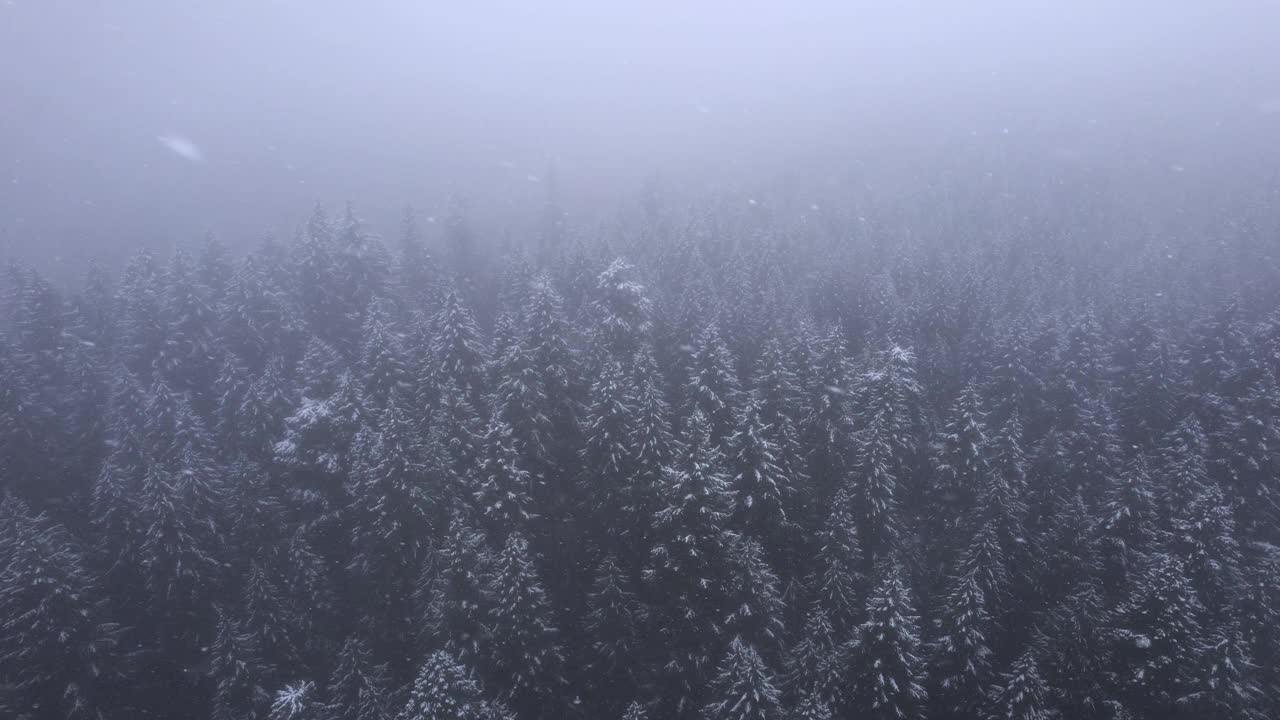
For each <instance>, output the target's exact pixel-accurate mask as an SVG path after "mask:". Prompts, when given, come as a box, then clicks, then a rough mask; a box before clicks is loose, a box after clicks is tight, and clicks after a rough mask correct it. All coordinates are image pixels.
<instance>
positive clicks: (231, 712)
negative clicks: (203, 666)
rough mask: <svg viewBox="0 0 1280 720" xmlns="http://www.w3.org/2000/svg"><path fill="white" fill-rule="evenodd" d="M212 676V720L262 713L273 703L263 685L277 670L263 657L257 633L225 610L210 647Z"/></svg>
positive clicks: (257, 715) (210, 670) (222, 612)
mask: <svg viewBox="0 0 1280 720" xmlns="http://www.w3.org/2000/svg"><path fill="white" fill-rule="evenodd" d="M210 654H211V655H212V659H211V660H210V665H209V676H210V678H212V680H213V682H214V683H215V687H214V691H213V698H212V707H213V711H212V714H211V718H212V720H241V718H246V717H261V716H263V715H265V714H266V711H267V709H268V707H269V706H270V704H271V696H270V695H269V694H268V693H267V691H266V689H265V688H264V687H263V685H264V682H265V681H267V680H268V679H270V678H271V677H273V675H274V670H273V669H272V668H271V667H269V666H268V665H267V664H266V662H265V661H264V660H263V658H262V653H261V648H260V647H259V643H258V635H257V634H256V633H254V632H252V631H249V630H247V629H246V628H245V626H244V623H243V622H241V621H240V620H238V619H237V618H235V617H234V616H232V615H230V614H229V613H227V612H226V611H220V612H219V614H218V634H217V636H216V638H215V639H214V641H213V646H212V648H211V650H210Z"/></svg>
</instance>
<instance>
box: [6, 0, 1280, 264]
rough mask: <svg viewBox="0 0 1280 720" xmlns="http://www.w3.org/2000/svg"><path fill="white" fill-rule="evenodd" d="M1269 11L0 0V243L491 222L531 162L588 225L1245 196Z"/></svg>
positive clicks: (1276, 23)
mask: <svg viewBox="0 0 1280 720" xmlns="http://www.w3.org/2000/svg"><path fill="white" fill-rule="evenodd" d="M1278 27H1280V5H1277V4H1276V3H1274V2H1234V1H1231V2H1223V3H1210V2H1151V1H1147V2H1131V3H1109V2H1108V3H1104V2H1072V3H1041V2H990V1H986V2H970V3H928V2H904V3H861V2H859V3H852V2H830V1H827V2H808V3H782V2H757V1H754V0H753V1H749V2H735V3H727V2H708V3H701V2H699V3H691V2H646V3H599V2H584V1H574V2H552V3H517V2H476V3H424V2H403V1H398V2H396V1H388V0H372V1H371V2H359V3H357V2H302V1H300V0H259V1H250V0H226V1H224V2H216V3H215V2H208V3H204V2H170V1H167V0H166V1H161V0H135V1H133V2H107V1H105V0H74V1H71V0H5V1H4V2H3V3H0V97H2V98H3V101H0V179H2V180H3V182H0V243H2V245H0V253H2V254H3V255H5V256H9V255H17V256H19V257H22V258H26V259H29V260H33V261H35V262H37V263H38V264H40V265H41V266H42V267H45V268H46V269H49V270H52V271H54V272H55V274H57V273H60V272H64V271H65V272H71V273H73V274H78V273H79V272H80V267H79V266H80V263H79V259H80V256H83V255H84V254H86V253H87V254H96V255H100V256H104V257H107V258H110V256H111V255H112V253H113V252H114V251H116V250H119V249H121V248H126V247H129V248H131V247H134V246H136V245H138V244H147V245H152V246H155V247H160V248H165V247H170V246H172V244H173V243H175V242H185V241H188V240H191V239H193V238H198V237H199V236H200V235H201V234H203V233H204V232H205V231H207V230H211V231H213V232H215V233H217V234H218V235H219V237H222V238H223V239H224V240H225V241H226V242H228V243H230V244H232V245H237V246H243V245H245V244H246V243H248V242H251V241H254V240H256V239H257V238H259V237H261V236H262V235H263V234H264V233H267V232H273V233H276V234H279V235H286V236H287V234H288V233H290V232H291V231H292V228H293V227H294V225H295V224H296V223H297V222H298V221H299V220H300V219H301V218H303V217H305V215H306V213H307V212H308V211H309V208H310V206H311V205H312V204H314V203H315V202H316V201H323V202H325V203H326V204H337V203H341V202H342V201H345V200H350V201H351V202H353V203H354V204H355V206H356V207H357V209H358V210H359V211H360V212H361V213H362V215H364V216H366V217H367V218H368V219H370V220H371V221H373V224H374V226H375V227H376V228H378V229H380V230H381V231H383V232H384V233H389V232H392V231H394V227H395V222H396V218H397V217H398V215H399V213H400V211H401V209H402V208H403V207H405V206H406V205H413V206H415V207H416V208H418V209H419V211H420V214H422V215H424V216H427V217H431V216H433V214H434V213H435V212H437V211H438V209H439V208H441V207H442V206H443V205H444V204H445V202H446V201H447V199H448V198H449V197H450V196H451V195H452V194H457V195H459V196H462V197H466V198H468V199H469V200H470V202H471V204H472V208H473V214H474V215H475V216H476V223H477V225H478V226H479V227H480V228H481V230H482V234H484V235H486V236H488V237H494V236H497V235H509V236H514V237H516V238H519V237H520V236H522V234H523V233H524V232H525V230H526V228H527V227H528V225H529V222H530V219H531V218H534V217H535V216H536V208H537V207H539V205H540V204H541V203H542V201H543V199H544V198H545V197H546V193H547V191H548V190H547V188H548V184H549V183H548V180H549V179H550V176H553V177H554V179H555V181H556V182H555V185H556V189H557V191H558V192H559V194H560V199H561V202H562V203H563V204H564V205H565V207H566V208H567V209H568V211H569V213H570V218H571V222H572V223H574V224H575V226H577V227H578V228H580V229H582V230H584V231H588V232H589V230H590V228H591V227H592V226H593V224H594V223H595V222H597V221H598V220H599V219H600V218H601V217H602V216H605V215H607V214H608V213H609V212H611V211H612V210H613V209H614V208H616V207H617V206H618V205H620V204H623V203H626V202H629V201H630V200H632V199H633V198H634V197H635V195H636V193H637V192H638V190H639V188H640V187H642V185H643V184H644V183H645V182H647V181H649V180H650V179H651V178H655V177H659V178H661V179H662V182H664V183H666V184H667V185H668V186H674V187H680V188H683V189H684V191H686V192H687V194H688V196H689V197H698V196H702V195H714V194H717V193H744V194H748V195H749V194H751V193H753V192H755V191H757V190H758V189H760V188H762V187H777V186H778V184H779V183H781V184H789V185H793V186H795V185H799V186H801V187H802V188H803V189H801V190H798V192H800V193H801V194H803V193H806V192H810V189H811V188H817V187H825V188H827V189H828V191H829V192H837V193H844V194H849V193H853V192H855V191H856V192H870V191H872V189H873V188H874V189H875V191H876V192H883V193H897V194H899V195H904V196H909V195H911V193H912V192H914V191H916V190H918V189H919V188H920V187H921V186H923V185H924V184H928V183H930V182H932V181H933V179H936V178H947V177H950V178H956V177H961V176H966V175H967V174H974V175H982V174H985V173H994V174H996V175H997V176H998V175H1001V174H1003V175H1004V176H1005V177H1004V180H1003V186H1004V187H1005V188H1006V189H1008V188H1011V187H1012V188H1016V187H1017V186H1019V185H1023V184H1025V181H1027V180H1028V179H1029V178H1036V181H1037V182H1039V181H1041V180H1043V179H1044V178H1049V179H1050V180H1051V181H1052V180H1053V179H1061V178H1068V179H1070V180H1072V181H1073V182H1074V181H1081V182H1086V183H1093V184H1096V185H1097V187H1100V188H1104V190H1103V192H1105V193H1110V194H1112V198H1113V200H1114V201H1116V202H1119V203H1122V204H1132V205H1138V204H1141V203H1144V202H1149V203H1151V206H1152V207H1155V208H1157V210H1156V211H1153V215H1155V216H1159V215H1162V214H1165V211H1167V210H1169V208H1170V207H1171V204H1170V200H1169V198H1170V197H1174V198H1185V197H1187V196H1188V195H1189V194H1194V193H1201V192H1204V193H1213V194H1215V196H1217V197H1221V198H1223V199H1224V202H1225V201H1231V202H1237V201H1243V199H1242V195H1255V196H1257V195H1261V196H1265V195H1268V194H1269V195H1270V196H1271V197H1274V193H1275V192H1276V188H1277V180H1276V177H1277V174H1276V170H1275V168H1276V167H1277V165H1276V162H1275V160H1276V156H1277V150H1278V149H1280V142H1277V140H1280V137H1278V136H1280V51H1277V50H1276V49H1275V46H1274V42H1275V37H1274V36H1275V32H1276V28H1278ZM796 178H802V180H797V179H796ZM998 179H999V178H998ZM833 188H834V189H833ZM1173 204H1174V205H1176V202H1174V203H1173ZM1067 210H1068V212H1069V208H1067ZM71 261H76V262H75V263H74V264H75V267H74V268H71V269H64V268H60V267H59V268H56V269H55V266H56V265H57V264H58V263H61V262H71Z"/></svg>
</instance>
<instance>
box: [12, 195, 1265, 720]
mask: <svg viewBox="0 0 1280 720" xmlns="http://www.w3.org/2000/svg"><path fill="white" fill-rule="evenodd" d="M784 206H785V203H782V204H781V205H780V206H779V207H778V209H777V212H776V213H765V212H763V208H762V207H761V206H759V205H757V204H755V203H754V202H753V204H752V205H751V206H750V207H751V210H750V211H748V212H738V211H735V210H732V209H730V208H728V207H727V206H721V205H717V206H716V207H715V208H714V209H712V208H706V207H694V208H692V209H691V210H689V211H688V213H686V214H682V212H683V211H682V212H677V211H675V210H673V209H669V208H665V207H660V206H651V207H648V208H647V209H646V211H645V212H644V213H643V214H642V217H634V216H632V215H631V214H628V213H627V211H624V212H623V215H624V218H623V221H620V222H619V223H618V225H617V227H616V228H612V229H611V230H609V231H608V232H605V233H604V237H601V238H600V239H599V240H592V239H591V238H589V237H587V236H585V235H583V234H581V233H580V232H579V231H578V230H577V229H576V228H574V227H573V225H572V223H570V222H569V221H568V218H567V217H565V216H563V215H556V218H557V219H555V220H554V222H552V223H551V224H549V225H548V228H549V229H547V230H546V232H547V233H551V234H550V235H547V236H545V237H544V238H543V240H544V242H543V243H542V247H541V249H540V251H539V252H538V253H537V256H536V257H529V256H526V255H525V254H524V253H523V252H521V251H520V249H519V248H515V249H513V250H512V251H511V252H510V253H508V254H507V257H506V258H504V259H501V260H499V259H497V258H494V257H492V255H493V253H491V252H490V250H491V248H489V247H487V246H485V245H484V243H483V242H482V238H480V237H479V234H478V233H477V232H476V231H475V230H474V229H473V227H472V226H471V225H470V223H469V221H468V218H467V215H466V212H465V211H464V210H465V207H466V206H465V204H464V203H461V202H457V203H455V207H454V209H453V211H451V214H450V217H449V219H448V220H447V222H446V223H443V225H444V232H443V236H442V237H439V238H436V237H431V236H428V235H427V234H426V233H424V232H423V230H422V229H421V228H420V226H419V225H418V224H417V223H416V222H414V221H413V219H412V216H409V219H408V220H407V221H406V223H405V228H404V236H403V238H402V239H401V241H400V242H398V243H391V244H384V243H383V242H382V241H381V240H380V239H379V238H378V237H377V236H375V235H374V234H373V233H372V232H371V231H370V230H369V228H367V226H366V225H365V224H364V223H363V222H362V221H360V219H359V218H358V216H357V215H356V214H355V213H354V212H353V211H351V210H350V209H348V210H347V211H346V213H344V214H343V215H342V216H341V219H338V220H335V219H333V218H332V217H331V216H330V215H329V214H327V213H326V212H325V211H324V210H323V209H321V208H317V209H316V210H315V212H314V213H313V215H312V216H311V218H310V219H309V220H308V221H307V222H306V223H305V224H304V225H303V227H302V228H301V229H300V230H299V232H298V234H297V236H296V238H295V239H294V240H293V242H292V243H291V244H289V245H287V246H286V245H284V244H278V243H274V242H268V243H266V244H264V245H261V246H259V247H258V248H256V249H254V250H253V251H251V252H249V253H248V254H247V255H245V256H244V257H243V258H236V257H234V256H233V253H232V251H231V250H230V249H228V247H227V246H224V245H222V244H221V243H220V242H218V241H216V240H213V239H206V240H205V241H203V242H202V243H200V244H198V245H197V246H195V247H193V248H190V249H188V248H185V247H184V248H179V249H178V250H177V251H176V252H174V253H172V255H171V256H170V257H159V256H156V255H153V254H151V253H149V252H147V251H140V252H138V253H137V254H136V255H135V256H134V257H133V258H131V259H129V260H128V261H127V262H125V263H123V269H122V274H121V277H120V280H119V282H112V281H111V279H110V278H109V276H108V274H107V273H106V272H105V271H104V270H103V268H102V267H99V266H94V267H93V268H92V269H91V270H90V272H89V273H88V275H87V276H86V281H85V284H84V286H83V288H81V289H79V290H78V291H76V292H70V293H65V292H64V291H63V290H62V289H60V288H59V287H58V286H57V285H56V284H55V283H54V282H52V281H50V280H47V279H45V278H43V277H41V275H40V274H39V273H37V272H35V271H34V270H32V269H30V268H26V267H20V266H13V267H12V268H11V269H10V271H9V272H8V273H7V274H6V276H5V279H4V281H3V282H4V286H5V289H6V290H7V291H8V292H7V293H6V294H5V296H6V298H7V303H6V307H5V313H6V316H5V324H4V332H3V335H2V336H0V715H3V716H4V717H14V718H23V719H27V718H30V719H32V720H35V719H44V718H49V719H51V720H52V719H55V718H56V719H61V718H68V719H75V720H81V719H83V720H90V719H93V720H114V719H120V720H123V719H124V718H135V717H143V718H145V717H154V718H161V717H164V718H199V719H203V718H212V719H213V720H267V719H268V718H278V719H280V720H393V719H402V720H428V719H430V720H436V719H439V720H463V719H465V720H485V719H494V720H497V719H499V718H502V719H505V718H516V719H518V720H544V719H546V720H550V719H552V718H581V719H583V720H586V719H587V718H626V719H627V720H642V719H643V718H646V717H652V718H661V719H662V720H667V719H669V718H675V719H679V720H693V719H695V718H704V719H705V720H736V719H741V720H781V719H782V718H785V717H796V718H806V719H812V720H830V719H831V718H839V719H840V720H854V719H855V718H884V719H885V720H918V719H921V718H926V717H927V718H957V719H959V718H988V717H989V718H1009V719H1014V718H1019V719H1024V720H1038V719H1041V718H1052V717H1063V718H1089V719H1090V720H1092V719H1094V718H1096V719H1098V720H1106V719H1111V718H1130V719H1134V720H1164V719H1165V718H1200V717H1206V718H1207V717H1213V718H1240V719H1242V720H1254V719H1256V718H1263V717H1276V716H1277V715H1278V714H1280V675H1277V669H1276V668H1277V666H1280V631H1278V630H1277V628H1278V627H1280V580H1277V577H1278V576H1280V575H1278V573H1277V568H1278V567H1280V556H1278V555H1277V550H1276V545H1277V544H1280V527H1277V521H1278V520H1280V481H1278V480H1277V477H1280V476H1278V473H1280V390H1278V389H1277V388H1280V376H1277V372H1280V362H1277V357H1280V354H1278V353H1277V351H1276V348H1277V347H1280V312H1277V302H1280V292H1278V291H1277V289H1278V288H1280V283H1277V281H1276V278H1275V277H1273V276H1272V275H1271V274H1270V273H1271V272H1272V271H1271V270H1269V268H1271V267H1272V266H1271V264H1270V262H1269V261H1264V260H1265V259H1264V258H1260V257H1258V256H1256V255H1254V254H1252V253H1255V252H1256V251H1257V248H1258V245H1257V244H1249V243H1241V244H1238V245H1237V244H1234V243H1233V241H1232V239H1231V238H1225V239H1223V240H1222V241H1221V242H1220V243H1219V242H1218V239H1217V238H1215V239H1214V242H1213V243H1212V245H1213V246H1214V249H1213V250H1212V251H1209V250H1203V249H1200V248H1199V246H1196V245H1194V244H1185V245H1179V246H1176V247H1174V246H1169V247H1165V246H1161V247H1160V248H1159V252H1158V253H1157V252H1156V249H1155V248H1154V246H1153V248H1147V249H1137V248H1134V247H1120V246H1118V244H1116V245H1113V244H1107V243H1102V242H1096V243H1095V242H1085V241H1081V242H1079V243H1076V244H1070V243H1061V242H1058V241H1057V240H1056V239H1055V237H1054V236H1053V234H1052V233H1047V234H1044V235H1043V236H1042V235H1041V234H1038V226H1037V225H1035V224H1034V223H1029V222H1027V223H1020V222H1019V221H1016V220H1009V223H1008V224H1005V225H1002V226H1001V227H1002V230H1001V231H1000V232H995V231H994V230H993V231H992V232H991V233H985V232H978V231H975V230H973V229H972V228H980V227H983V225H982V224H981V223H982V221H983V219H982V218H980V217H976V216H975V217H974V218H970V221H969V222H967V223H961V224H960V225H961V226H963V227H966V228H970V230H967V231H965V232H963V233H960V234H959V235H956V236H952V235H949V234H948V235H946V236H945V237H943V234H944V231H947V232H949V231H950V229H951V228H950V227H945V228H937V227H934V225H936V224H939V223H938V222H936V218H930V217H928V216H927V215H922V216H921V217H920V218H918V223H919V226H918V227H917V228H915V230H918V232H917V231H907V230H896V229H895V226H894V225H893V224H892V223H890V222H887V221H885V220H884V219H883V218H882V220H881V221H879V222H869V221H867V219H866V218H865V217H860V216H858V213H854V212H852V211H850V213H848V214H835V215H831V216H829V217H827V219H826V220H825V221H824V222H821V223H820V222H817V221H816V220H814V217H815V215H813V214H806V213H800V214H799V215H798V216H797V215H796V214H795V213H794V212H792V211H791V210H787V209H786V208H785V207H784ZM815 207H816V206H815ZM868 212H869V211H868ZM976 212H977V211H975V213H976ZM1155 242H1156V241H1154V240H1153V241H1152V243H1155ZM1161 242H1163V241H1161ZM1169 242H1171V243H1172V242H1173V241H1169ZM388 247H393V248H395V250H394V251H393V250H390V249H388ZM1153 257H1164V258H1165V260H1163V261H1162V262H1166V263H1167V265H1165V266H1163V267H1162V268H1161V270H1160V272H1151V269H1152V268H1151V267H1150V263H1152V262H1153V260H1152V258H1153Z"/></svg>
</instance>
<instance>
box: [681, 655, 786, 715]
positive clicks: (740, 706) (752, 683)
mask: <svg viewBox="0 0 1280 720" xmlns="http://www.w3.org/2000/svg"><path fill="white" fill-rule="evenodd" d="M710 695H711V701H710V702H709V703H707V704H706V705H705V706H704V707H703V708H702V715H701V717H702V718H703V720H776V719H777V718H780V717H781V714H782V713H781V706H780V702H779V700H780V698H779V692H778V689H777V688H776V687H775V686H774V683H773V674H772V673H771V672H770V671H769V668H768V667H766V666H765V663H764V660H762V659H761V658H760V654H759V653H757V652H756V650H755V648H753V647H751V646H750V645H748V644H747V643H745V642H743V640H742V639H741V638H734V639H733V641H732V642H730V643H729V650H728V651H727V652H726V653H725V656H724V659H723V660H721V661H720V667H719V671H718V674H717V676H716V678H715V680H714V681H713V682H712V684H711V688H710Z"/></svg>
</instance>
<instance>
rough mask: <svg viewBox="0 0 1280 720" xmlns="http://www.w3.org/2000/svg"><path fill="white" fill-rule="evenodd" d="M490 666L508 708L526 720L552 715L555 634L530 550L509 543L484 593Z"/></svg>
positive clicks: (512, 538) (558, 680)
mask: <svg viewBox="0 0 1280 720" xmlns="http://www.w3.org/2000/svg"><path fill="white" fill-rule="evenodd" d="M485 595H486V603H487V605H488V608H489V611H488V619H487V621H486V622H487V626H488V637H489V642H488V648H487V649H488V651H489V663H490V665H491V667H492V669H493V671H494V672H495V673H496V677H500V678H502V680H503V684H504V686H505V687H506V694H507V696H508V699H509V702H510V703H511V706H512V708H513V709H514V710H515V711H516V712H517V713H518V714H520V715H522V716H524V717H544V716H548V715H552V714H553V710H552V708H553V707H554V706H555V705H556V704H557V703H559V702H560V701H559V688H560V687H561V686H562V685H563V684H564V682H565V680H564V656H563V652H562V650H561V647H560V640H559V632H558V631H557V629H556V627H555V619H554V617H553V615H552V612H551V605H550V602H549V601H548V600H547V595H546V590H545V589H544V588H543V586H542V582H541V580H539V578H538V571H537V569H536V568H535V567H534V563H533V558H532V557H531V556H530V554H529V544H528V542H527V541H526V540H525V539H524V537H523V536H521V535H520V534H519V533H514V532H513V533H512V534H510V535H509V536H508V537H507V542H506V546H505V547H504V548H503V549H502V552H501V553H500V554H499V555H498V556H497V558H496V559H495V560H494V566H493V571H492V575H491V576H490V578H489V583H488V587H487V588H486V592H485Z"/></svg>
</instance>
